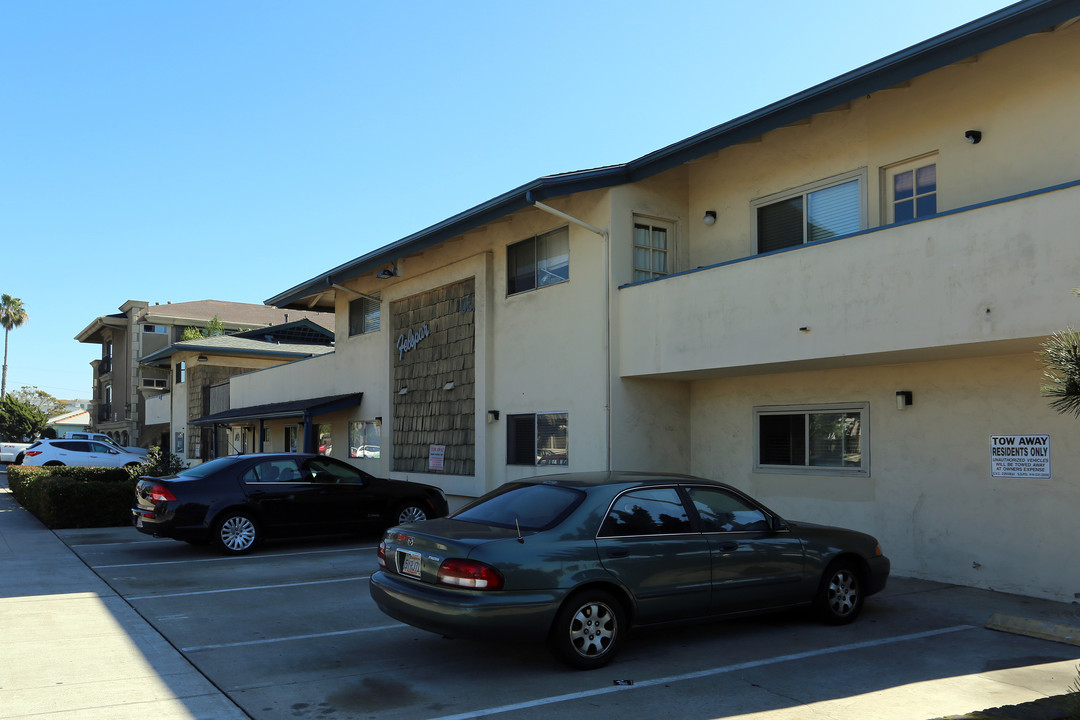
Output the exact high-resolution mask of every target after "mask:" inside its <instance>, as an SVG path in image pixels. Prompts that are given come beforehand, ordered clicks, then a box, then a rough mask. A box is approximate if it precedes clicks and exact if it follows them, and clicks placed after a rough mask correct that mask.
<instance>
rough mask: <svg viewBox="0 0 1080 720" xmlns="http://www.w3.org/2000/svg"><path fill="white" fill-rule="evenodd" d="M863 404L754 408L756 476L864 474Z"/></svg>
mask: <svg viewBox="0 0 1080 720" xmlns="http://www.w3.org/2000/svg"><path fill="white" fill-rule="evenodd" d="M869 412H870V407H869V405H868V404H867V403H850V404H835V405H817V406H807V405H794V406H788V407H761V408H755V409H754V423H755V428H754V435H755V438H756V440H757V442H756V446H757V448H756V449H757V452H756V456H755V458H754V470H755V471H758V472H770V471H772V472H816V473H825V474H836V473H844V474H848V473H851V474H858V475H868V474H869V472H870V465H869V462H868V458H867V454H866V448H868V447H869V437H868V433H869Z"/></svg>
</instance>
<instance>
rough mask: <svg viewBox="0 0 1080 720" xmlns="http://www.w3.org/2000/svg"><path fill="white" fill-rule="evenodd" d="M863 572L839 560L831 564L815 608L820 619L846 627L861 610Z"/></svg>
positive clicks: (826, 572)
mask: <svg viewBox="0 0 1080 720" xmlns="http://www.w3.org/2000/svg"><path fill="white" fill-rule="evenodd" d="M863 587H864V584H863V578H862V573H860V572H859V570H858V568H857V567H856V566H855V564H854V563H852V562H849V561H837V562H834V563H832V564H831V565H829V567H828V568H826V570H825V574H824V575H822V576H821V585H820V587H819V588H818V594H817V598H816V599H815V601H814V608H815V609H816V610H817V614H818V616H819V617H820V618H821V619H822V620H823V621H824V622H825V623H826V624H828V625H847V624H848V623H850V622H852V621H854V620H855V618H857V617H858V616H859V613H860V612H861V611H862V606H863V599H864V598H865V595H866V594H865V592H864V591H863Z"/></svg>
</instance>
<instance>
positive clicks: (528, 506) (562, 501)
mask: <svg viewBox="0 0 1080 720" xmlns="http://www.w3.org/2000/svg"><path fill="white" fill-rule="evenodd" d="M584 499H585V493H583V492H581V491H580V490H576V489H572V488H564V487H556V486H553V485H534V484H531V483H507V484H506V485H503V486H502V487H500V488H499V489H498V490H496V491H495V492H493V493H491V494H490V495H486V496H485V497H483V498H481V499H480V500H476V501H474V502H472V503H470V504H468V505H466V506H465V507H463V508H461V509H460V510H458V511H457V512H456V513H454V515H453V518H454V519H455V520H462V521H464V522H472V523H479V524H481V525H494V526H496V527H504V528H514V529H515V530H519V531H522V530H524V531H532V530H546V529H547V528H549V527H553V526H554V525H555V524H557V523H558V522H560V521H561V520H562V519H563V518H565V517H566V516H567V515H569V514H570V512H571V511H572V510H573V509H574V508H576V507H577V506H578V505H580V504H581V501H582V500H584Z"/></svg>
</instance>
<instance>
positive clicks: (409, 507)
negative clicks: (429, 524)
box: [393, 502, 428, 525]
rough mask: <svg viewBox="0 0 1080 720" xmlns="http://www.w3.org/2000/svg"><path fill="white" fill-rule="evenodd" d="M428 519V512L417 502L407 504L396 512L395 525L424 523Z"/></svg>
mask: <svg viewBox="0 0 1080 720" xmlns="http://www.w3.org/2000/svg"><path fill="white" fill-rule="evenodd" d="M427 519H428V514H427V510H426V509H425V508H424V506H423V505H421V504H420V503H416V502H407V503H405V504H403V505H401V506H400V507H398V509H397V510H395V511H394V517H393V520H394V524H395V525H405V524H406V523H415V522H423V521H424V520H427Z"/></svg>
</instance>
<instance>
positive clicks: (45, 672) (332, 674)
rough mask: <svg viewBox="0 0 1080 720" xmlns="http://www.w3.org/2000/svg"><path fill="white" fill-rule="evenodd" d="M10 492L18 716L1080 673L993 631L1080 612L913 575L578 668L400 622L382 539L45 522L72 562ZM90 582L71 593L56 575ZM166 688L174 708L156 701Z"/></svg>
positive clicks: (503, 712) (551, 701) (5, 553)
mask: <svg viewBox="0 0 1080 720" xmlns="http://www.w3.org/2000/svg"><path fill="white" fill-rule="evenodd" d="M0 501H2V502H3V503H4V505H3V507H2V508H0V563H2V566H0V571H3V572H4V575H2V576H0V577H4V578H11V577H15V576H14V575H12V574H11V573H14V572H17V573H18V575H17V577H18V582H17V583H9V582H7V581H4V584H3V590H2V591H0V633H3V637H4V639H5V641H4V642H3V643H2V644H0V717H4V718H14V717H27V718H31V717H32V718H42V717H78V718H87V717H102V718H123V717H147V716H155V717H191V718H235V717H245V716H246V717H250V718H255V719H256V720H270V719H272V718H275V719H276V718H281V719H285V718H291V719H294V718H331V719H335V720H336V719H339V718H340V719H345V718H364V719H366V720H367V719H372V718H380V719H381V718H386V719H387V720H396V719H399V718H400V719H409V720H416V719H420V718H431V719H435V718H438V719H441V720H446V719H448V718H474V717H496V718H507V719H513V720H528V719H532V718H536V719H537V720H539V719H541V718H543V719H545V720H546V719H547V718H551V717H553V716H555V717H582V718H585V717H588V718H613V719H614V718H621V719H623V718H650V719H651V718H656V717H679V718H690V719H692V720H705V719H709V718H726V717H737V718H753V719H754V720H779V719H785V720H794V719H795V718H837V719H845V718H852V719H855V718H858V720H865V718H923V719H926V718H934V717H940V716H945V715H951V714H959V713H964V712H970V711H973V710H978V709H981V708H987V707H993V706H999V705H1005V704H1014V703H1020V702H1025V701H1029V700H1034V699H1038V698H1041V697H1045V696H1048V695H1056V694H1060V693H1062V692H1065V691H1066V690H1067V689H1068V686H1069V684H1070V683H1071V682H1072V681H1073V680H1074V679H1076V676H1077V665H1078V664H1080V648H1077V647H1075V646H1072V645H1069V644H1065V643H1061V642H1053V641H1050V640H1042V639H1035V638H1032V637H1026V636H1022V635H1017V634H1012V633H1003V632H995V631H993V630H989V629H987V628H985V627H984V626H985V624H986V622H987V620H988V618H990V616H991V615H993V614H995V613H1000V614H1006V615H1008V616H1010V617H1013V616H1015V617H1023V618H1030V619H1033V620H1038V621H1044V622H1053V623H1061V624H1064V625H1071V626H1076V625H1080V607H1078V606H1076V605H1067V604H1061V603H1053V602H1048V601H1041V600H1034V599H1030V598H1022V597H1018V596H1013V595H1004V594H999V593H994V592H989V591H983V590H974V589H970V588H963V587H956V586H949V585H943V584H939V583H933V582H926V581H920V580H911V579H904V578H893V579H892V581H890V585H889V588H888V589H887V590H886V591H885V592H884V593H882V594H881V595H879V596H875V597H873V598H871V599H870V600H869V601H868V602H867V605H866V608H865V610H864V613H863V615H862V617H861V618H860V619H859V620H858V621H857V622H856V623H854V624H853V625H850V626H845V627H839V628H836V627H826V626H823V625H820V624H818V623H817V622H815V621H814V620H812V619H809V618H808V617H806V616H805V614H803V613H787V614H783V615H778V616H772V617H766V618H755V619H751V620H740V621H731V622H718V623H713V624H709V625H705V626H696V627H682V628H675V629H663V630H654V631H648V632H639V633H636V634H635V635H634V637H633V638H632V639H631V642H630V643H629V644H628V646H627V648H626V651H625V652H624V653H623V654H622V655H621V656H620V657H619V658H617V659H616V660H615V662H614V663H613V664H612V665H610V666H608V667H606V668H603V669H601V670H597V671H592V672H576V671H572V670H568V669H566V668H564V667H563V666H561V665H559V664H557V663H556V662H555V661H553V660H552V659H551V658H550V657H549V656H548V654H547V652H546V650H545V649H544V648H542V647H539V646H534V645H523V644H519V643H517V642H515V640H514V638H512V637H507V638H505V639H504V640H503V641H502V642H498V643H480V642H470V641H463V640H448V639H444V638H442V637H439V636H437V635H433V634H430V633H426V632H423V631H420V630H416V629H413V628H411V627H407V626H403V625H401V624H399V623H396V622H394V621H392V620H391V619H389V618H387V617H386V616H384V615H382V614H381V613H380V612H379V611H378V610H377V609H376V608H375V607H374V605H373V603H372V602H371V599H370V598H369V596H368V588H367V578H368V576H369V574H370V573H371V572H372V571H373V570H374V569H375V567H376V562H375V545H376V542H377V538H375V537H367V538H332V539H319V540H307V541H297V542H284V543H276V544H271V545H267V546H265V547H264V548H262V549H261V550H260V551H258V552H256V553H255V554H252V555H249V556H244V557H240V558H226V557H223V556H220V555H217V554H215V553H214V552H213V551H212V550H211V549H209V548H207V547H197V546H191V545H186V544H184V543H178V542H174V541H170V540H155V539H152V538H148V537H147V536H145V535H141V534H139V533H137V532H136V531H135V530H134V529H131V528H108V529H95V530H61V531H57V532H56V533H55V535H54V533H51V532H50V531H48V530H45V529H44V528H42V527H41V526H40V524H37V526H36V528H34V529H33V532H36V533H37V535H38V536H39V542H40V543H44V545H45V546H48V541H49V539H52V542H53V543H55V544H56V546H58V547H59V548H60V552H61V553H65V554H66V556H67V561H63V562H61V560H62V558H63V556H62V555H58V556H56V557H58V558H60V559H61V560H57V559H55V558H54V559H53V560H52V561H51V562H50V564H49V565H42V566H40V567H28V566H27V565H26V562H25V561H20V558H19V557H16V556H22V557H23V558H30V557H31V556H32V553H33V552H34V546H33V545H34V544H33V543H32V542H31V540H30V536H29V535H24V534H23V533H22V532H18V533H14V532H13V531H11V530H10V529H9V528H11V527H12V525H11V520H12V518H16V517H17V518H19V521H20V522H22V523H24V524H27V527H29V526H30V525H29V524H28V523H27V516H28V515H29V514H28V513H26V512H25V511H23V510H22V509H21V508H18V506H15V505H14V503H13V501H11V500H10V496H7V495H6V490H4V491H3V494H0ZM29 523H36V520H34V519H33V518H32V517H29ZM26 532H30V531H29V530H27V531H26ZM57 537H58V538H59V539H60V540H62V541H63V543H58V542H56V538H57ZM8 541H10V542H8ZM65 545H66V547H65ZM55 549H56V548H53V550H55ZM80 561H81V562H80ZM79 572H82V573H84V574H85V575H86V576H87V577H88V578H92V581H91V580H85V581H84V582H83V587H84V588H85V591H84V592H83V593H82V595H80V596H78V597H75V598H73V596H72V593H71V592H70V589H71V586H70V584H69V583H58V578H61V576H63V577H74V576H75V575H77V574H78V573H79ZM77 595H78V594H77ZM72 603H75V604H74V605H73V604H72ZM13 624H14V626H15V627H13V626H12V625H13ZM12 637H14V638H16V642H14V643H12V642H9V641H8V639H9V638H12ZM103 648H104V649H108V650H109V653H111V655H110V654H104V653H103V652H102V650H103ZM110 656H111V657H115V658H118V660H117V661H115V662H120V663H123V664H124V666H123V668H122V671H123V672H122V673H120V675H119V676H117V673H116V672H115V668H109V667H108V664H109V662H110ZM95 666H96V669H95ZM126 675H130V676H131V677H130V678H128V677H125V676H126ZM103 678H104V679H108V678H111V679H112V681H111V682H99V681H100V680H102V679H103ZM131 680H134V682H131ZM80 693H81V694H83V695H84V696H86V697H85V698H84V699H83V701H82V704H81V705H80V704H79V703H78V702H75V701H74V700H73V699H72V697H71V696H72V695H73V694H74V695H78V694H80ZM87 693H100V694H102V696H103V697H102V698H101V699H100V701H98V702H95V701H93V700H91V699H89V696H87V695H86V694H87ZM155 698H166V699H171V701H172V704H171V705H169V706H168V707H169V708H170V711H169V712H167V713H162V712H158V711H156V710H155V711H153V712H148V711H150V710H154V706H153V705H152V704H153V703H155V702H156V701H155ZM157 707H158V709H160V707H162V705H160V704H159V705H158V706H157Z"/></svg>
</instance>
